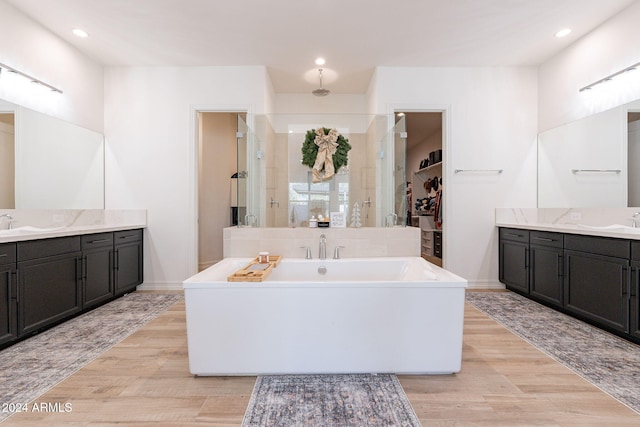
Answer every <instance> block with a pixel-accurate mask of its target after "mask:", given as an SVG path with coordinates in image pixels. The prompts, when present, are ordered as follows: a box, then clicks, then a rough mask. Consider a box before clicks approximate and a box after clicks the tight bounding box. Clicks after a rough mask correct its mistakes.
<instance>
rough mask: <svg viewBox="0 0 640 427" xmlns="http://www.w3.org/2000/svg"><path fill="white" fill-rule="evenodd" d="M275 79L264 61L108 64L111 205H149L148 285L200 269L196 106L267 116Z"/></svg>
mask: <svg viewBox="0 0 640 427" xmlns="http://www.w3.org/2000/svg"><path fill="white" fill-rule="evenodd" d="M269 85H270V83H268V81H267V74H266V73H265V69H264V67H192V68H178V67H125V68H108V69H106V70H105V134H106V158H105V163H106V177H107V178H106V191H105V193H106V208H107V209H117V208H127V209H135V208H141V209H147V212H148V215H147V219H148V229H147V232H146V233H145V239H146V240H145V286H146V287H155V288H163V287H177V286H180V284H181V283H182V281H183V280H184V279H186V278H187V277H189V276H191V275H192V274H194V273H195V272H196V270H197V256H196V253H195V251H196V234H197V230H196V229H197V227H196V216H197V215H196V211H195V206H196V203H195V198H196V182H197V176H196V169H197V168H196V163H195V159H196V153H195V151H196V147H197V145H196V122H197V121H196V114H195V111H196V110H198V109H201V110H208V111H215V110H226V111H246V110H251V111H250V113H255V114H263V113H265V111H264V109H265V103H266V102H267V100H266V96H267V93H268V90H267V89H265V88H268V87H269ZM224 185H228V183H225V184H224Z"/></svg>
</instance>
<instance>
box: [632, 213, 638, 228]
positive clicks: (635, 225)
mask: <svg viewBox="0 0 640 427" xmlns="http://www.w3.org/2000/svg"><path fill="white" fill-rule="evenodd" d="M638 215H640V212H636V213H634V214H633V216H632V217H631V226H632V227H633V228H637V227H638V222H637V220H636V218H637V217H638Z"/></svg>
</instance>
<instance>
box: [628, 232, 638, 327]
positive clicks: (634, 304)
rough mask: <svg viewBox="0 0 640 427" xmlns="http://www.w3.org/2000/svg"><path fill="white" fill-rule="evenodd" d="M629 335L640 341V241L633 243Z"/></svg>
mask: <svg viewBox="0 0 640 427" xmlns="http://www.w3.org/2000/svg"><path fill="white" fill-rule="evenodd" d="M630 268H631V274H630V281H629V333H630V334H631V335H632V336H633V337H635V338H638V339H640V241H634V242H631V264H630Z"/></svg>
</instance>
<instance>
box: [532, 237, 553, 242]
mask: <svg viewBox="0 0 640 427" xmlns="http://www.w3.org/2000/svg"><path fill="white" fill-rule="evenodd" d="M534 239H535V240H542V241H543V242H555V239H549V238H546V237H534Z"/></svg>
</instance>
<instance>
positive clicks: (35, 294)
mask: <svg viewBox="0 0 640 427" xmlns="http://www.w3.org/2000/svg"><path fill="white" fill-rule="evenodd" d="M18 270H19V271H20V275H19V279H18V295H19V312H18V335H19V336H21V335H25V334H28V333H31V332H35V331H37V330H39V329H41V328H44V327H46V326H49V325H51V324H52V323H55V322H57V321H59V320H62V319H65V318H67V317H70V316H71V315H73V314H74V313H77V312H79V311H80V310H81V307H82V301H81V276H82V274H81V271H82V262H81V255H80V252H76V253H70V254H65V255H58V256H52V257H47V258H40V259H35V260H31V261H22V262H19V263H18Z"/></svg>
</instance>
